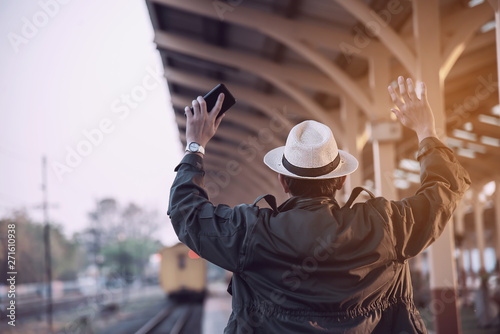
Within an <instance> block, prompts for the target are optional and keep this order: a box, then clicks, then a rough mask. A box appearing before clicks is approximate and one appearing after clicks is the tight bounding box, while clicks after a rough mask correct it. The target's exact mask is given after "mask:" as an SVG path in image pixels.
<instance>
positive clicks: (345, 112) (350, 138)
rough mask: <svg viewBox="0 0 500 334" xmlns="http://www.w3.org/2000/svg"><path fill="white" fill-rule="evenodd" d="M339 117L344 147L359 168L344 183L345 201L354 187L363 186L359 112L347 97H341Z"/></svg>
mask: <svg viewBox="0 0 500 334" xmlns="http://www.w3.org/2000/svg"><path fill="white" fill-rule="evenodd" d="M340 117H341V120H342V124H344V131H345V133H344V136H345V138H344V146H345V147H343V148H344V149H345V150H346V151H347V152H349V153H351V154H352V155H354V156H355V157H356V159H358V162H359V167H358V170H357V171H356V172H355V173H353V174H350V175H349V176H348V177H347V180H346V183H345V185H344V193H345V196H346V198H345V200H347V198H348V197H349V195H350V194H351V191H352V189H353V188H354V187H357V186H360V185H362V184H363V168H362V164H363V161H362V158H363V156H362V154H361V153H362V152H361V148H360V147H358V129H359V118H360V117H359V110H358V106H357V105H356V104H355V103H354V101H353V100H352V99H351V98H349V97H348V96H343V97H342V101H341V107H340ZM334 135H335V134H334Z"/></svg>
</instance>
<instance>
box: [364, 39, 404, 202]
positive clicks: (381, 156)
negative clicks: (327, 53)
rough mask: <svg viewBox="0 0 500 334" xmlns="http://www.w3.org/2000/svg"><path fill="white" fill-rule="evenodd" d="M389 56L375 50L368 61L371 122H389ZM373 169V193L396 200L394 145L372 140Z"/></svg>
mask: <svg viewBox="0 0 500 334" xmlns="http://www.w3.org/2000/svg"><path fill="white" fill-rule="evenodd" d="M389 65H390V64H389V55H388V53H387V51H386V50H385V49H383V48H380V50H377V52H376V53H375V54H374V55H373V57H372V59H371V60H370V72H369V76H370V89H371V91H372V94H373V106H374V113H375V115H376V118H375V119H374V120H373V121H389V120H390V117H391V111H390V110H391V101H390V99H389V94H388V93H387V86H388V85H389V83H390V82H391V78H390V66H389ZM373 168H374V174H375V188H376V190H375V192H376V195H378V196H384V197H385V198H387V199H389V200H395V199H397V192H396V187H395V186H394V170H395V169H396V148H395V143H394V142H392V141H389V142H379V141H378V140H373Z"/></svg>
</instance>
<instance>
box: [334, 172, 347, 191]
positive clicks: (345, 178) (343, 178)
mask: <svg viewBox="0 0 500 334" xmlns="http://www.w3.org/2000/svg"><path fill="white" fill-rule="evenodd" d="M346 180H347V175H344V176H341V177H340V182H339V183H337V187H336V188H337V190H340V189H342V187H343V186H344V184H345V181H346Z"/></svg>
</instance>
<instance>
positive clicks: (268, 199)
mask: <svg viewBox="0 0 500 334" xmlns="http://www.w3.org/2000/svg"><path fill="white" fill-rule="evenodd" d="M261 199H264V200H265V201H266V202H267V204H269V206H270V207H271V209H273V211H274V212H277V211H278V206H277V205H276V198H275V197H274V196H273V195H270V194H266V195H262V196H259V197H258V198H257V199H256V200H255V202H253V206H256V205H257V203H258V202H259V201H260V200H261Z"/></svg>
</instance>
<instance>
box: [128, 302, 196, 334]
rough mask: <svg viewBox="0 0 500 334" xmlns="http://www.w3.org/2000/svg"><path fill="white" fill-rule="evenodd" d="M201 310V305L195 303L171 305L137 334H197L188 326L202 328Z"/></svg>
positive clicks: (136, 333)
mask: <svg viewBox="0 0 500 334" xmlns="http://www.w3.org/2000/svg"><path fill="white" fill-rule="evenodd" d="M200 308H201V306H200V304H193V303H172V304H169V305H167V306H165V308H164V309H162V310H161V311H160V312H158V313H157V314H156V315H155V316H154V317H152V318H151V319H150V320H149V321H148V322H147V323H146V324H144V325H143V326H142V327H141V328H139V329H138V330H137V331H136V332H135V334H160V333H162V334H164V333H169V334H188V333H189V334H196V333H193V329H188V326H190V327H193V325H194V327H197V328H199V327H200V326H199V323H200V320H201V319H200V318H201V316H197V315H198V313H200V312H199V311H200ZM200 314H201V313H200Z"/></svg>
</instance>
